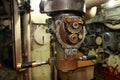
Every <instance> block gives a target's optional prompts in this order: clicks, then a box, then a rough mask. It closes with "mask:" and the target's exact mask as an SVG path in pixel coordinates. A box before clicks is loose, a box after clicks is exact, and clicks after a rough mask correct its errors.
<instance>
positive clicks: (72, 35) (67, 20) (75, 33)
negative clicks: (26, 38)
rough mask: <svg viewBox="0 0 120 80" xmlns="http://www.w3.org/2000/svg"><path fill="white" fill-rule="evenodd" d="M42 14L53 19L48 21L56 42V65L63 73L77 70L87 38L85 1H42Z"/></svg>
mask: <svg viewBox="0 0 120 80" xmlns="http://www.w3.org/2000/svg"><path fill="white" fill-rule="evenodd" d="M40 11H41V13H47V14H48V15H49V16H51V17H52V18H50V19H48V20H47V23H48V26H49V29H48V32H49V33H51V34H53V36H54V37H55V39H56V42H55V50H56V52H57V53H56V54H55V64H56V66H57V69H59V70H61V71H65V72H66V71H68V70H74V69H76V68H77V61H78V60H77V57H76V55H77V53H78V48H79V47H80V45H81V43H82V42H83V40H84V38H85V34H86V31H85V26H84V20H83V15H84V13H85V2H84V0H46V1H45V0H42V1H41V3H40Z"/></svg>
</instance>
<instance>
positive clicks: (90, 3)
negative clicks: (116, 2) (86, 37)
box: [85, 0, 108, 20]
mask: <svg viewBox="0 0 120 80" xmlns="http://www.w3.org/2000/svg"><path fill="white" fill-rule="evenodd" d="M107 1H108V0H85V3H86V9H87V10H86V14H85V20H89V19H91V18H93V17H94V16H95V15H96V12H97V8H96V7H95V6H98V5H100V4H103V3H105V2H107Z"/></svg>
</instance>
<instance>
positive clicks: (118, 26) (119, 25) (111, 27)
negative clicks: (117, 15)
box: [104, 23, 120, 30]
mask: <svg viewBox="0 0 120 80" xmlns="http://www.w3.org/2000/svg"><path fill="white" fill-rule="evenodd" d="M104 24H105V25H106V26H107V27H108V28H110V29H114V30H118V29H120V24H116V25H112V24H109V23H104Z"/></svg>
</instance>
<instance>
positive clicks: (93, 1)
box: [85, 0, 108, 9]
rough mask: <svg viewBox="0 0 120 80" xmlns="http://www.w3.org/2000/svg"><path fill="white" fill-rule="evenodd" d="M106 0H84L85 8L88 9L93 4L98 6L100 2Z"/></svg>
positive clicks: (105, 0)
mask: <svg viewBox="0 0 120 80" xmlns="http://www.w3.org/2000/svg"><path fill="white" fill-rule="evenodd" d="M107 1H108V0H85V3H86V9H90V8H92V7H94V6H98V5H100V4H103V3H105V2H107Z"/></svg>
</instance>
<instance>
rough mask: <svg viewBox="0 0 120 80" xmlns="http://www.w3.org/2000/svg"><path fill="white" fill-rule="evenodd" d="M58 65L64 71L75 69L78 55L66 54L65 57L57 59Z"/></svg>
mask: <svg viewBox="0 0 120 80" xmlns="http://www.w3.org/2000/svg"><path fill="white" fill-rule="evenodd" d="M56 66H57V69H58V70H61V71H63V72H66V71H69V70H74V69H76V68H77V58H76V55H66V58H65V59H57V60H56Z"/></svg>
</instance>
